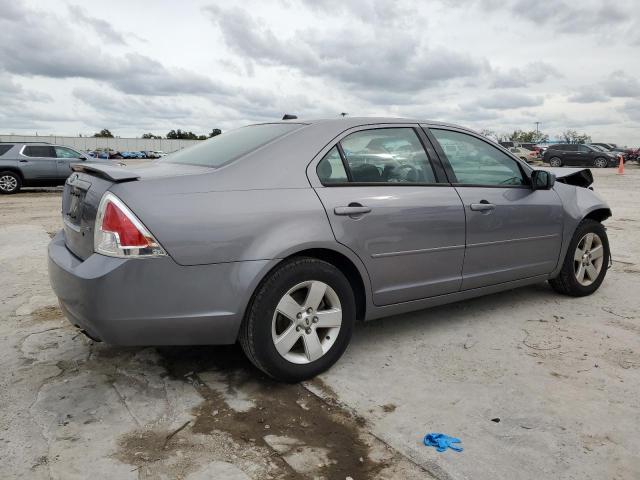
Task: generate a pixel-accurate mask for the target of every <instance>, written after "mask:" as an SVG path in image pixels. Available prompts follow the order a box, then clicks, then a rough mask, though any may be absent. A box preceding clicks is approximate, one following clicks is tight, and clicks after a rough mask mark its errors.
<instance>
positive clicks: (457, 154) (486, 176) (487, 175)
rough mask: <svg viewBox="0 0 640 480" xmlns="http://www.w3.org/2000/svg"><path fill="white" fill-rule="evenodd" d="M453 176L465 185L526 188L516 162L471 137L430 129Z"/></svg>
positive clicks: (485, 143) (457, 181) (464, 134)
mask: <svg viewBox="0 0 640 480" xmlns="http://www.w3.org/2000/svg"><path fill="white" fill-rule="evenodd" d="M431 133H433V135H434V137H436V140H437V141H438V143H439V144H440V146H441V147H442V150H443V151H444V153H445V155H446V157H447V160H449V164H450V165H451V169H452V170H453V173H454V174H455V176H456V179H455V181H454V183H461V184H468V185H500V186H505V185H526V182H525V179H524V177H523V175H522V171H521V170H520V167H519V165H518V163H517V162H516V161H515V160H514V159H512V158H511V157H509V156H508V155H506V154H505V153H503V152H501V151H500V150H498V149H497V148H495V147H494V146H492V145H490V144H488V143H487V142H484V141H482V140H480V139H478V138H476V137H474V136H472V135H468V134H466V133H460V132H452V131H449V130H438V129H431Z"/></svg>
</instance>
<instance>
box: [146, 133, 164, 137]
mask: <svg viewBox="0 0 640 480" xmlns="http://www.w3.org/2000/svg"><path fill="white" fill-rule="evenodd" d="M142 138H162V137H161V136H160V135H154V134H153V133H143V134H142Z"/></svg>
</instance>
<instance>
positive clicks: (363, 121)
mask: <svg viewBox="0 0 640 480" xmlns="http://www.w3.org/2000/svg"><path fill="white" fill-rule="evenodd" d="M269 123H294V124H295V123H297V124H301V125H320V124H324V125H335V127H336V128H342V129H343V130H346V129H349V128H353V127H360V126H366V125H378V124H393V123H419V124H421V125H429V126H440V127H449V128H456V129H460V130H466V131H468V132H473V133H476V132H475V131H474V130H472V129H470V128H467V127H463V126H461V125H456V124H453V123H448V122H442V121H437V120H420V119H417V118H404V117H338V118H316V119H300V118H299V119H295V120H280V121H275V122H259V123H256V124H254V125H260V124H269Z"/></svg>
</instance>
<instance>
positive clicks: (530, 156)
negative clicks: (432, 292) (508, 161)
mask: <svg viewBox="0 0 640 480" xmlns="http://www.w3.org/2000/svg"><path fill="white" fill-rule="evenodd" d="M509 151H510V152H511V153H513V154H514V155H515V156H516V157H518V158H519V159H521V160H524V161H525V162H533V161H534V160H536V159H537V158H538V152H536V151H534V150H527V149H526V148H522V147H511V148H510V149H509Z"/></svg>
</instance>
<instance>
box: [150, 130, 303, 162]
mask: <svg viewBox="0 0 640 480" xmlns="http://www.w3.org/2000/svg"><path fill="white" fill-rule="evenodd" d="M300 127H301V125H300V124H297V123H268V124H263V125H250V126H248V127H242V128H238V129H236V130H231V131H229V132H225V133H222V134H220V135H216V136H215V137H213V138H210V139H209V140H206V141H203V142H201V143H198V144H196V145H194V146H192V147H189V148H185V149H184V150H179V151H177V152H174V153H172V154H170V155H167V156H166V157H163V158H162V160H160V161H161V162H167V163H186V164H189V165H201V166H203V167H213V168H218V167H222V166H223V165H226V164H228V163H231V162H232V161H234V160H236V159H237V158H240V157H242V156H244V155H246V154H248V153H250V152H252V151H254V150H257V149H258V148H260V147H261V146H263V145H266V144H267V143H269V142H271V141H272V140H275V139H276V138H278V137H281V136H282V135H284V134H286V133H289V132H292V131H293V130H296V129H298V128H300Z"/></svg>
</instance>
